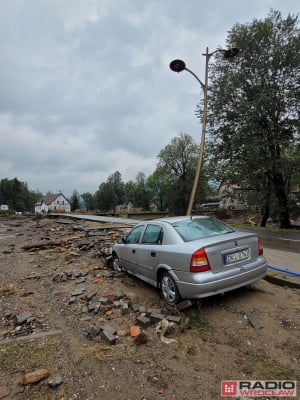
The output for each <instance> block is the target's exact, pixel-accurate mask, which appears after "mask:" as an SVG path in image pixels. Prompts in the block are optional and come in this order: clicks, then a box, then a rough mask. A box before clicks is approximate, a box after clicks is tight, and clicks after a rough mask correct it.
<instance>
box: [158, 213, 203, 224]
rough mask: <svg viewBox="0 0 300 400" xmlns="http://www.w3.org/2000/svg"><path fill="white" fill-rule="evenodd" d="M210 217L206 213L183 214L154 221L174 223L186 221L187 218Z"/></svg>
mask: <svg viewBox="0 0 300 400" xmlns="http://www.w3.org/2000/svg"><path fill="white" fill-rule="evenodd" d="M198 218H201V219H208V218H211V217H208V216H206V215H182V216H178V217H166V218H159V219H156V220H153V221H160V222H168V223H169V224H173V223H174V222H179V221H186V220H189V219H190V220H193V219H198Z"/></svg>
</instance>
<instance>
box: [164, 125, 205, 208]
mask: <svg viewBox="0 0 300 400" xmlns="http://www.w3.org/2000/svg"><path fill="white" fill-rule="evenodd" d="M198 154H199V150H198V146H197V144H196V143H195V141H194V140H193V138H192V137H191V136H190V135H187V134H183V133H181V134H180V135H179V136H177V137H175V138H173V139H172V141H171V143H170V144H168V145H167V146H166V147H165V148H164V149H162V150H161V151H160V153H159V155H158V159H159V162H158V165H157V171H164V174H165V177H166V178H167V179H168V181H169V183H168V185H166V187H168V193H167V200H166V206H167V207H168V209H169V211H170V213H172V214H183V213H185V212H186V209H187V205H188V201H189V196H190V194H191V190H192V185H193V179H194V174H195V165H196V160H197V157H198ZM158 173H160V172H158ZM203 182H204V176H203V175H202V177H201V181H200V184H201V186H199V187H198V193H197V196H196V199H198V200H199V194H201V196H202V197H205V193H204V189H203V185H202V183H203ZM200 187H201V189H200Z"/></svg>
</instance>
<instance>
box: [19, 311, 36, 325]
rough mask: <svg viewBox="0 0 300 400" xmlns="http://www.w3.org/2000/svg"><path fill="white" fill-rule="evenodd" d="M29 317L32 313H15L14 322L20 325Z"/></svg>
mask: <svg viewBox="0 0 300 400" xmlns="http://www.w3.org/2000/svg"><path fill="white" fill-rule="evenodd" d="M31 317H32V313H26V314H22V315H17V320H16V323H17V325H22V324H24V323H25V322H26V321H27V320H28V319H29V318H31Z"/></svg>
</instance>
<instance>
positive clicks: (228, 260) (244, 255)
mask: <svg viewBox="0 0 300 400" xmlns="http://www.w3.org/2000/svg"><path fill="white" fill-rule="evenodd" d="M248 258H250V250H249V249H245V250H240V251H237V252H235V253H231V254H226V255H225V256H224V264H234V263H236V262H239V261H243V260H247V259H248Z"/></svg>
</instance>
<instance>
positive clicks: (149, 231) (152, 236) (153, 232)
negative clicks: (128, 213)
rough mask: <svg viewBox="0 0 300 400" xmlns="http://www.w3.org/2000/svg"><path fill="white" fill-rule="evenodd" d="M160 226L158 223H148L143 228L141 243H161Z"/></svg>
mask: <svg viewBox="0 0 300 400" xmlns="http://www.w3.org/2000/svg"><path fill="white" fill-rule="evenodd" d="M161 240H162V228H161V226H159V225H153V224H149V225H147V228H146V229H145V232H144V235H143V239H142V243H161Z"/></svg>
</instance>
